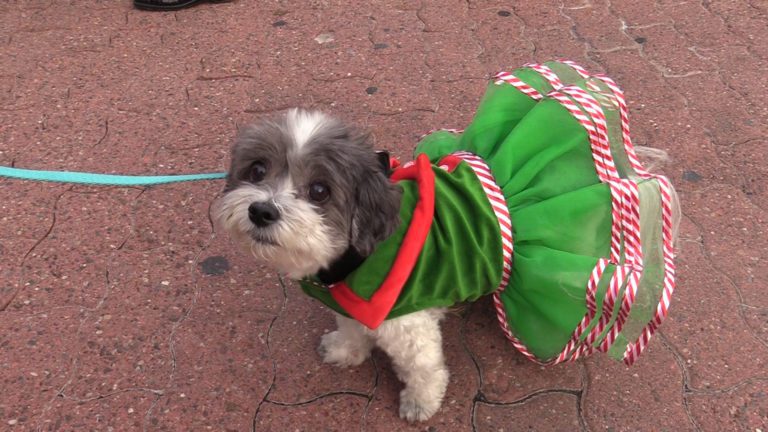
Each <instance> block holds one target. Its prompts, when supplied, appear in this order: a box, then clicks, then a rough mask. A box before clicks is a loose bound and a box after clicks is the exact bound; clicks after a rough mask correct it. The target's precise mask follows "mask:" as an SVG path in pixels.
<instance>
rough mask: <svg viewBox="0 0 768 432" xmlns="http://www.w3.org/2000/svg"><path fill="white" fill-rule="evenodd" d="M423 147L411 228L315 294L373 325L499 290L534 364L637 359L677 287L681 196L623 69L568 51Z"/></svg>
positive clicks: (508, 322) (407, 200)
mask: <svg viewBox="0 0 768 432" xmlns="http://www.w3.org/2000/svg"><path fill="white" fill-rule="evenodd" d="M472 155H476V156H477V157H478V158H479V160H472V158H473V157H474V156H472ZM415 156H416V160H415V163H412V165H411V166H407V167H404V168H399V169H396V170H395V171H394V174H393V179H394V180H396V181H398V184H400V185H401V186H402V188H403V191H404V193H403V197H404V198H403V201H402V204H401V213H400V214H401V219H402V224H401V227H400V229H398V231H397V232H396V233H395V234H393V236H392V237H390V238H388V239H387V240H386V241H385V242H384V243H382V244H381V245H380V246H379V247H378V248H377V249H376V251H375V252H374V254H373V255H372V256H371V257H369V258H368V259H367V260H366V261H365V262H364V263H363V265H362V266H360V267H359V268H358V269H357V270H355V271H354V272H353V273H352V274H350V275H349V276H348V277H347V278H346V279H345V280H344V281H342V282H341V283H338V284H335V285H332V286H330V287H326V286H323V285H322V284H319V283H318V281H317V279H316V278H308V279H306V280H304V281H302V288H303V289H304V291H305V292H306V293H307V294H309V295H311V296H313V297H316V298H318V299H319V300H321V301H322V302H324V303H325V304H326V305H328V306H329V307H331V308H333V309H335V310H337V311H338V312H340V313H344V314H347V315H349V316H352V317H353V318H355V319H358V320H359V321H361V322H362V323H363V324H366V325H367V326H369V327H372V328H375V327H376V326H377V325H379V324H380V322H381V320H383V319H385V318H394V317H396V316H399V315H402V314H405V313H409V312H413V311H416V310H420V309H425V308H429V307H444V306H450V305H452V304H455V303H457V302H460V301H467V300H469V301H471V300H475V299H477V298H478V297H480V296H483V295H488V294H491V295H492V296H493V300H494V305H495V309H496V310H495V313H496V314H497V317H498V319H499V322H500V324H501V328H502V330H503V332H504V334H505V335H506V336H507V338H508V339H509V340H510V341H511V342H512V343H513V344H514V346H515V347H516V348H518V349H519V350H520V351H521V352H522V353H523V354H524V355H525V356H527V357H528V358H530V359H531V360H534V361H536V362H539V363H544V364H552V363H559V362H562V361H569V360H575V359H577V358H579V357H582V356H585V355H589V354H592V353H593V352H597V351H601V352H606V353H607V354H608V355H609V356H610V357H612V358H614V359H617V360H623V361H624V362H625V363H627V364H632V363H633V362H634V361H635V360H636V358H637V356H638V355H639V354H640V353H641V352H642V351H643V349H644V348H645V347H646V346H647V344H648V340H649V339H650V337H651V336H652V335H653V333H654V332H655V331H656V329H657V328H658V326H659V324H661V321H662V320H663V319H664V318H665V316H666V314H667V310H668V307H669V301H670V298H671V295H672V292H673V290H674V263H673V258H674V257H673V249H672V243H673V238H672V237H673V226H672V225H673V214H672V204H673V203H672V201H673V196H674V191H673V189H672V187H671V185H670V184H669V182H668V181H667V179H666V178H664V177H662V176H657V175H653V174H650V173H648V172H646V171H645V170H644V169H643V168H642V166H641V164H640V163H639V162H638V160H637V157H636V156H635V154H634V150H633V149H632V144H631V142H630V139H629V128H628V119H627V107H626V104H625V102H624V98H623V94H622V92H621V90H620V89H619V88H618V87H617V86H616V85H615V83H614V82H613V81H612V80H610V78H608V77H605V76H590V75H589V74H588V73H587V72H586V71H585V70H584V69H583V68H581V67H579V66H578V65H575V64H573V63H571V62H567V61H563V62H549V63H545V64H543V65H526V67H523V68H520V69H517V70H515V71H514V72H513V73H506V72H502V73H500V74H498V75H497V76H496V77H495V78H494V80H493V81H492V82H491V83H489V85H488V88H487V90H486V94H485V96H484V97H483V99H482V101H481V103H480V106H479V107H478V109H477V113H476V115H475V117H474V119H473V120H472V122H471V123H470V124H469V125H468V126H467V127H466V129H465V130H464V131H457V130H440V131H435V132H432V133H430V134H428V135H426V136H425V137H423V138H422V140H421V141H420V142H419V144H418V146H417V147H416V150H415ZM480 166H487V167H489V168H490V173H491V176H492V179H493V183H495V185H494V186H497V189H495V190H497V191H499V192H500V194H501V195H503V201H502V202H505V206H504V207H505V208H504V211H501V212H500V211H499V209H498V205H496V206H494V203H493V202H492V201H493V197H495V196H497V195H498V194H494V192H493V191H489V190H488V188H487V187H485V186H487V184H486V183H488V182H483V181H482V179H483V176H484V175H483V174H482V173H479V172H478V171H477V169H478V167H480ZM428 177H429V178H428ZM430 178H431V180H430ZM430 182H431V183H430ZM430 190H431V191H432V193H431V195H432V197H431V199H432V200H433V201H432V202H431V206H432V208H431V209H430V208H429V206H430V202H428V201H429V199H430V197H429V195H430V192H429V191H430ZM425 201H427V202H425ZM425 215H426V216H425ZM427 216H428V217H427ZM505 218H506V219H505ZM504 220H507V221H509V220H511V239H512V242H511V243H512V244H513V248H514V252H513V253H510V254H509V260H507V258H506V256H505V252H504V251H505V250H506V249H505V243H504V241H503V239H504V236H505V232H506V231H508V230H507V229H505V222H504ZM510 252H511V251H510ZM509 264H511V267H510V266H509ZM505 266H506V267H505ZM371 317H375V319H371Z"/></svg>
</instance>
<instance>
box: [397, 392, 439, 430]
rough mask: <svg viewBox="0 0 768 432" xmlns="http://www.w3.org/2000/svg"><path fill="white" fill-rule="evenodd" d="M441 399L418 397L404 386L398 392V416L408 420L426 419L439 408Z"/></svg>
mask: <svg viewBox="0 0 768 432" xmlns="http://www.w3.org/2000/svg"><path fill="white" fill-rule="evenodd" d="M441 399H442V398H438V399H434V398H432V399H427V398H424V397H423V396H422V397H418V396H417V395H415V394H414V393H413V392H411V391H409V389H407V388H406V389H404V390H403V391H401V392H400V418H401V419H404V420H408V421H409V422H415V421H424V420H427V419H429V418H430V417H432V415H433V414H435V413H436V412H437V410H439V409H440V403H441V402H442V400H441Z"/></svg>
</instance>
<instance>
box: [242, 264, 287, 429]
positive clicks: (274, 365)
mask: <svg viewBox="0 0 768 432" xmlns="http://www.w3.org/2000/svg"><path fill="white" fill-rule="evenodd" d="M277 280H278V282H279V283H280V288H281V289H282V292H283V301H282V302H281V304H280V309H279V310H278V311H277V314H276V315H275V316H274V317H273V318H272V321H270V323H269V328H268V329H267V356H268V357H269V361H270V362H272V379H271V380H270V383H269V387H268V388H267V391H266V393H264V396H262V398H261V400H260V401H259V404H258V405H257V406H256V410H255V411H254V413H253V419H252V420H251V432H256V430H257V428H256V420H257V418H258V417H259V412H260V411H261V407H262V406H264V404H265V403H267V398H268V397H269V395H270V394H271V393H272V390H273V389H274V388H275V380H276V378H277V362H276V361H275V358H274V357H273V355H272V342H271V337H272V329H273V327H274V326H275V321H277V320H278V319H279V318H280V317H281V316H282V315H283V311H285V305H286V304H287V303H288V290H287V288H286V286H285V281H284V280H283V277H282V276H281V275H277Z"/></svg>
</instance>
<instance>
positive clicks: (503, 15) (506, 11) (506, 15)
mask: <svg viewBox="0 0 768 432" xmlns="http://www.w3.org/2000/svg"><path fill="white" fill-rule="evenodd" d="M496 13H497V14H499V16H502V17H508V16H510V15H512V12H510V11H508V10H500V11H498V12H496Z"/></svg>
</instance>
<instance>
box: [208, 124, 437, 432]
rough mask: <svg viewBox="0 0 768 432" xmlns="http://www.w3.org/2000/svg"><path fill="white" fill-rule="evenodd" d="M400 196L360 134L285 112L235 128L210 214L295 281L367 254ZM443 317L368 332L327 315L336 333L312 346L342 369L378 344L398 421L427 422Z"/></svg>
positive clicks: (391, 222) (392, 220)
mask: <svg viewBox="0 0 768 432" xmlns="http://www.w3.org/2000/svg"><path fill="white" fill-rule="evenodd" d="M400 195H401V190H400V188H399V187H398V186H396V185H394V184H392V183H391V182H390V181H389V179H388V177H387V173H386V168H385V167H384V166H383V165H382V164H381V162H380V159H379V157H378V156H377V154H376V153H375V152H374V150H373V148H372V146H371V144H370V142H369V141H368V139H367V136H366V135H364V134H360V133H359V132H357V131H355V130H353V129H352V128H350V127H348V126H346V125H345V124H343V123H341V122H340V121H338V120H335V119H333V118H331V117H328V116H325V115H324V114H322V113H319V112H308V111H302V110H297V109H294V110H290V111H288V113H287V114H286V115H285V116H282V117H279V118H277V119H274V120H271V121H263V122H261V123H259V124H256V125H253V126H250V127H248V128H246V129H245V130H243V131H241V133H240V134H239V136H238V138H237V140H236V142H235V145H234V147H233V149H232V161H231V166H230V170H229V174H228V177H227V184H226V188H225V191H224V194H223V196H222V197H221V199H219V200H218V202H217V203H216V205H215V206H214V210H213V213H214V214H213V217H214V219H215V221H216V222H217V224H218V225H219V226H221V227H223V228H224V229H225V230H226V231H227V232H228V233H229V234H230V236H231V237H232V238H233V239H234V240H235V242H236V243H238V244H240V245H241V246H242V247H243V248H244V250H245V251H247V252H248V253H251V254H253V255H254V256H256V257H257V258H258V259H260V260H262V261H264V262H265V263H267V264H268V265H270V266H271V267H272V268H274V269H275V270H277V271H278V272H281V273H283V274H285V275H287V276H288V277H290V278H293V279H300V278H302V277H305V276H309V275H313V274H316V273H318V272H319V271H323V270H327V269H328V267H329V266H330V265H331V264H332V263H335V262H337V261H338V260H339V258H341V257H342V256H343V255H344V254H345V253H347V251H348V250H350V249H354V250H355V251H356V254H359V256H360V257H365V256H367V255H369V254H370V253H371V252H372V251H373V249H374V247H375V246H376V244H377V243H379V242H380V241H382V240H384V239H385V238H387V237H388V236H389V235H390V234H392V232H393V231H394V230H395V229H396V228H397V227H398V225H399V223H400V221H399V210H400ZM350 270H351V268H350ZM443 314H444V310H442V309H427V310H423V311H419V312H415V313H411V314H408V315H405V316H402V317H399V318H395V319H391V320H386V321H384V323H383V324H381V326H379V327H378V328H377V329H376V330H370V329H368V328H366V327H365V326H363V325H362V324H360V323H359V322H357V321H355V320H353V319H350V318H346V317H344V316H342V315H339V314H336V322H337V324H338V329H337V330H336V331H333V332H331V333H328V334H326V335H324V336H323V337H322V341H321V343H320V348H319V350H320V353H321V354H322V356H323V360H324V361H325V362H326V363H331V364H334V365H337V366H341V367H347V366H356V365H359V364H361V363H362V362H363V361H365V360H366V359H367V358H368V357H369V355H370V353H371V349H372V348H373V347H374V345H375V346H378V347H380V348H381V349H382V350H383V351H385V352H386V353H387V354H388V355H389V356H390V357H391V359H392V363H393V366H394V369H395V371H396V373H397V376H398V377H399V378H400V379H401V380H402V381H403V382H404V383H405V388H404V389H403V390H402V392H401V393H400V416H401V417H403V418H405V419H407V420H409V421H415V420H426V419H428V418H429V417H431V416H432V415H433V414H434V413H435V412H436V411H437V410H438V409H439V408H440V405H441V403H442V400H443V396H444V394H445V389H446V386H447V385H448V370H447V369H446V367H445V362H444V358H443V349H442V338H441V334H440V326H439V322H440V320H441V318H442V317H443Z"/></svg>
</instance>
